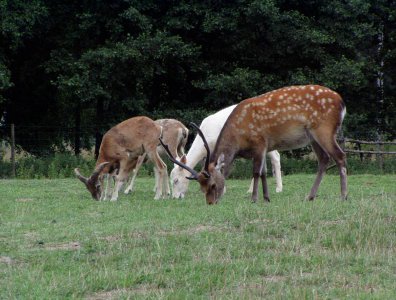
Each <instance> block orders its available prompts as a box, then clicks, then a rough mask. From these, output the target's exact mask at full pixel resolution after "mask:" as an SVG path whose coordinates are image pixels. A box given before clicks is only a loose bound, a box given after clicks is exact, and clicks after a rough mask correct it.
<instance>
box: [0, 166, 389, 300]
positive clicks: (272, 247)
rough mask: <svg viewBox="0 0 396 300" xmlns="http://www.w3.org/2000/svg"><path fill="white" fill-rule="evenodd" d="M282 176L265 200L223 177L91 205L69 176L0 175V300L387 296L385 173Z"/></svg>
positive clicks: (147, 185)
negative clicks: (211, 200) (344, 187)
mask: <svg viewBox="0 0 396 300" xmlns="http://www.w3.org/2000/svg"><path fill="white" fill-rule="evenodd" d="M313 179H314V176H313V175H301V174H300V175H291V176H287V177H286V178H285V182H284V191H283V192H282V193H278V194H277V193H275V192H274V182H273V180H272V178H271V180H270V182H269V187H270V191H271V197H272V198H271V203H270V204H264V203H263V201H262V199H260V201H259V202H258V203H256V204H252V203H250V201H248V200H247V197H246V189H247V187H248V186H249V180H244V181H241V180H229V181H227V192H226V194H225V195H224V197H223V199H222V201H221V202H220V203H219V204H218V205H215V206H211V207H210V206H208V205H206V203H205V201H204V198H203V195H202V193H201V192H200V191H199V187H198V184H192V185H191V190H190V192H189V193H188V194H187V198H186V199H184V200H171V199H168V200H163V201H161V200H160V201H156V200H153V196H154V193H153V192H152V187H153V185H154V179H153V178H152V179H147V178H144V179H142V178H138V179H137V183H136V189H137V190H136V192H135V193H133V194H132V195H127V196H126V195H124V194H122V195H121V196H120V199H119V200H118V201H117V202H110V201H106V202H96V201H93V200H92V199H91V198H90V195H89V193H88V191H87V190H86V189H85V187H83V185H82V183H81V182H79V181H78V180H76V179H58V180H0V195H1V201H0V226H1V231H0V286H1V288H0V298H1V299H299V300H300V299H395V298H396V281H395V267H396V247H395V244H396V227H395V221H396V206H395V201H396V187H395V185H394V182H395V180H396V178H395V175H387V176H373V175H365V176H361V175H359V176H350V178H349V182H350V193H349V199H348V201H340V200H339V178H338V176H326V177H325V178H324V181H323V183H322V185H321V187H320V189H319V198H318V199H316V200H315V201H303V199H304V197H305V195H306V194H307V192H308V190H309V187H310V185H311V184H312V181H313Z"/></svg>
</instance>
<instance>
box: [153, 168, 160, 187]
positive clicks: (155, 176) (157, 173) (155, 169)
mask: <svg viewBox="0 0 396 300" xmlns="http://www.w3.org/2000/svg"><path fill="white" fill-rule="evenodd" d="M153 171H154V178H155V184H154V189H153V192H154V193H155V192H156V191H157V189H158V187H159V182H158V181H159V172H158V170H157V167H156V166H154V167H153Z"/></svg>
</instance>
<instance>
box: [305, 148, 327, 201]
mask: <svg viewBox="0 0 396 300" xmlns="http://www.w3.org/2000/svg"><path fill="white" fill-rule="evenodd" d="M311 145H312V149H313V150H314V152H315V154H316V157H317V158H318V173H317V175H316V178H315V181H314V184H313V186H312V189H311V192H310V193H309V196H308V200H313V199H314V198H315V197H316V194H317V192H318V188H319V185H320V183H321V181H322V178H323V175H324V174H325V173H326V168H327V165H328V164H329V160H330V157H329V155H328V154H327V153H326V152H325V151H324V150H323V149H322V147H321V146H320V145H319V144H318V143H317V142H316V141H312V142H311Z"/></svg>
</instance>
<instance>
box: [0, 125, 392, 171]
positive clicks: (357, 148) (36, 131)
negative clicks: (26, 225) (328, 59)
mask: <svg viewBox="0 0 396 300" xmlns="http://www.w3.org/2000/svg"><path fill="white" fill-rule="evenodd" d="M93 129H94V128H93V127H84V128H80V133H81V132H83V131H84V132H86V133H89V134H91V135H92V134H93V132H94V131H93ZM0 130H1V132H0V133H1V134H2V135H4V136H8V137H9V145H10V148H11V149H10V150H11V153H10V154H11V157H10V160H11V163H12V170H11V176H12V177H15V176H16V159H15V157H16V149H17V143H16V142H17V141H18V137H19V136H22V138H23V140H24V141H25V142H26V141H29V140H34V142H35V144H36V143H39V142H40V141H44V142H48V141H49V139H51V137H50V136H48V135H47V134H46V132H60V133H61V134H60V136H61V138H63V139H64V138H65V137H68V138H69V139H70V140H72V139H71V138H70V137H71V136H72V135H73V134H75V132H76V129H75V128H65V127H61V126H51V127H46V126H14V124H11V125H10V126H6V127H2V128H1V127H0ZM21 132H22V133H21ZM26 132H30V133H33V134H32V135H28V136H25V135H26ZM338 141H339V142H340V144H341V146H342V148H343V151H344V152H346V153H348V154H351V155H360V160H361V161H363V159H364V157H365V156H366V158H370V159H371V158H373V156H372V155H375V158H376V160H377V161H378V163H379V168H380V169H381V170H383V169H384V157H386V156H387V155H396V151H384V150H383V149H384V146H394V145H396V141H393V142H390V141H381V140H379V141H365V140H359V139H352V138H345V137H344V138H340V139H339V140H338ZM346 143H349V145H347V147H346V146H345V145H346ZM350 144H354V146H352V145H350ZM362 145H371V146H375V148H376V149H369V150H362Z"/></svg>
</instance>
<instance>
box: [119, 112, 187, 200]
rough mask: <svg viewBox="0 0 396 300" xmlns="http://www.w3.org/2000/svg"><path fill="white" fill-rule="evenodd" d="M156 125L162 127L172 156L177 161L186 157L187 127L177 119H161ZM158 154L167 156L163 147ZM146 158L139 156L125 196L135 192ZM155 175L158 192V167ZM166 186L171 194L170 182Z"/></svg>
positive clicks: (144, 155)
mask: <svg viewBox="0 0 396 300" xmlns="http://www.w3.org/2000/svg"><path fill="white" fill-rule="evenodd" d="M155 123H157V124H158V125H160V126H162V140H163V141H164V143H166V144H167V145H168V146H169V148H170V152H171V153H172V156H173V157H176V158H177V159H180V157H182V156H183V155H184V147H185V146H186V143H187V138H188V129H187V127H186V126H184V124H183V123H182V122H180V121H178V120H175V119H159V120H156V121H155ZM157 152H158V154H159V155H160V156H161V157H164V156H166V154H165V152H164V148H163V147H162V146H161V145H159V146H158V148H157ZM145 158H146V153H144V154H143V155H141V156H139V158H138V161H137V164H136V167H135V168H134V169H133V171H132V176H131V180H130V183H129V185H128V187H127V188H126V189H125V194H128V193H129V192H131V191H132V190H133V186H134V182H135V179H136V176H137V173H138V172H139V169H140V167H141V165H142V164H143V162H144V161H145ZM154 174H155V177H156V181H155V183H156V185H155V187H154V190H156V189H157V184H158V181H159V179H158V176H159V173H158V170H157V168H156V166H154ZM164 185H165V188H166V193H167V194H169V193H170V189H169V181H168V180H166V182H164Z"/></svg>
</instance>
